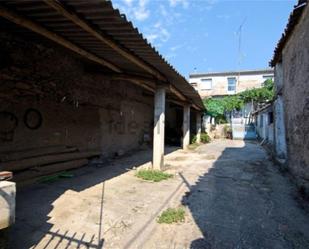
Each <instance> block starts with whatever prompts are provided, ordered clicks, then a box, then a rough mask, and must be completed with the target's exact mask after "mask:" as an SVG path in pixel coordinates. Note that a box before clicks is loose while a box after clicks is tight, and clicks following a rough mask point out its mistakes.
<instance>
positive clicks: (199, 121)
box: [196, 113, 202, 144]
mask: <svg viewBox="0 0 309 249" xmlns="http://www.w3.org/2000/svg"><path fill="white" fill-rule="evenodd" d="M201 132H202V119H201V114H200V113H197V114H196V142H197V143H198V144H199V143H200V142H201Z"/></svg>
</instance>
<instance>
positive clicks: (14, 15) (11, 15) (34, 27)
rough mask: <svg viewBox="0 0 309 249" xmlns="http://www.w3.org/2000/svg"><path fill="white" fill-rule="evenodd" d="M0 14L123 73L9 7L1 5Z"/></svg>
mask: <svg viewBox="0 0 309 249" xmlns="http://www.w3.org/2000/svg"><path fill="white" fill-rule="evenodd" d="M0 16H1V17H4V18H6V19H8V20H9V21H11V22H13V23H15V24H18V25H20V26H22V27H25V28H27V29H30V30H32V31H33V32H35V33H38V34H40V35H43V36H45V37H46V38H48V39H50V40H52V41H54V42H56V43H58V44H60V45H62V46H64V47H66V48H68V49H70V50H72V51H74V52H76V53H78V54H80V55H81V56H83V57H86V58H87V59H89V60H91V61H94V62H96V63H99V64H101V65H102V66H104V67H108V68H109V69H111V70H113V71H115V72H118V73H121V72H122V70H121V69H120V68H119V67H118V66H116V65H114V64H112V63H111V62H108V61H106V60H104V59H102V58H100V57H98V56H96V55H94V54H92V53H89V52H88V51H86V50H84V49H82V48H80V47H78V46H77V45H75V44H74V43H72V42H70V41H68V40H66V39H65V38H63V37H62V36H59V35H57V34H56V33H53V32H51V31H49V30H48V29H46V28H44V27H43V26H41V25H39V24H37V23H35V22H33V21H31V20H29V19H27V18H25V17H23V16H20V15H18V14H17V13H14V12H13V11H10V10H8V9H7V8H5V7H3V6H0Z"/></svg>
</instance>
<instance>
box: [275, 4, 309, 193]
mask: <svg viewBox="0 0 309 249" xmlns="http://www.w3.org/2000/svg"><path fill="white" fill-rule="evenodd" d="M270 65H271V66H272V67H274V68H275V89H276V99H275V101H274V123H275V151H276V157H277V158H278V160H280V161H281V162H282V163H285V165H286V166H287V169H288V170H289V171H290V172H291V174H292V175H293V176H294V178H295V180H296V183H297V184H298V186H299V188H300V190H301V192H302V193H303V194H307V195H309V88H308V84H309V7H308V1H307V0H299V1H298V4H297V5H296V6H295V8H294V10H293V12H292V13H291V15H290V18H289V22H288V24H287V27H286V29H285V32H284V34H283V35H282V37H281V39H280V41H279V43H278V45H277V47H276V49H275V53H274V56H273V59H272V60H271V62H270Z"/></svg>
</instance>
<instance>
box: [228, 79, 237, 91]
mask: <svg viewBox="0 0 309 249" xmlns="http://www.w3.org/2000/svg"><path fill="white" fill-rule="evenodd" d="M227 91H228V92H229V93H235V92H236V78H227Z"/></svg>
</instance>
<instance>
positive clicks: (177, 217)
mask: <svg viewBox="0 0 309 249" xmlns="http://www.w3.org/2000/svg"><path fill="white" fill-rule="evenodd" d="M184 221H185V210H184V208H182V207H180V208H168V209H166V210H165V211H164V212H163V213H162V214H161V215H160V216H159V217H158V223H160V224H161V223H166V224H171V223H179V222H184Z"/></svg>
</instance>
